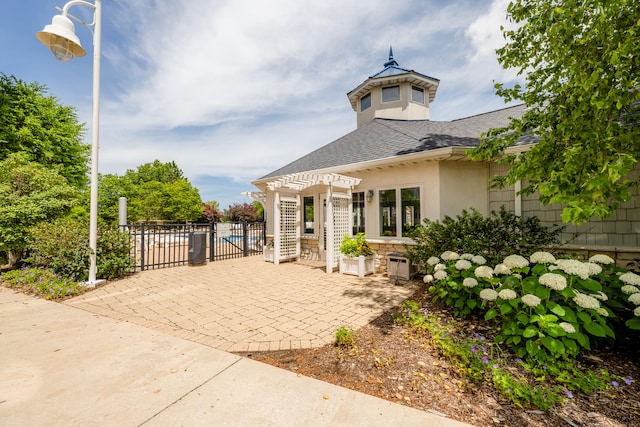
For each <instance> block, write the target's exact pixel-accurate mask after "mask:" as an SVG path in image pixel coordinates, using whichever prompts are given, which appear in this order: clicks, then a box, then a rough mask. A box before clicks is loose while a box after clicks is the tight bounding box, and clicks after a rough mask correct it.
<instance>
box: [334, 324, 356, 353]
mask: <svg viewBox="0 0 640 427" xmlns="http://www.w3.org/2000/svg"><path fill="white" fill-rule="evenodd" d="M335 344H336V346H338V347H343V348H353V347H354V346H355V345H356V333H355V332H354V330H353V328H351V327H349V326H340V327H339V328H338V330H337V331H336V340H335Z"/></svg>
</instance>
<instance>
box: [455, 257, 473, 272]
mask: <svg viewBox="0 0 640 427" xmlns="http://www.w3.org/2000/svg"><path fill="white" fill-rule="evenodd" d="M470 268H471V263H470V262H469V261H467V260H466V259H459V260H458V261H456V270H468V269H470Z"/></svg>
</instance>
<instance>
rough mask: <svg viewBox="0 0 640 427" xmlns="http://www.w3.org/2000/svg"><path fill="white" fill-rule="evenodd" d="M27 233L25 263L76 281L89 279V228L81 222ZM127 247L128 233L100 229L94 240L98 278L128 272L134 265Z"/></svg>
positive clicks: (70, 221) (67, 220)
mask: <svg viewBox="0 0 640 427" xmlns="http://www.w3.org/2000/svg"><path fill="white" fill-rule="evenodd" d="M30 234H31V236H32V239H31V241H30V243H29V254H30V255H29V256H28V257H27V258H25V260H24V261H25V262H26V263H27V264H29V265H33V266H41V267H46V268H47V269H50V270H51V271H53V272H54V273H56V274H59V275H61V276H63V277H68V278H72V279H74V280H77V281H84V280H87V279H88V270H89V253H90V251H89V226H88V225H87V224H86V223H85V222H84V221H79V220H75V219H71V218H64V219H59V220H57V221H55V222H53V223H51V224H46V225H42V226H38V227H34V228H33V229H31V232H30ZM130 247H131V246H130V241H129V235H128V234H126V233H121V232H120V231H119V230H118V229H117V228H106V227H102V228H101V229H100V230H99V233H98V241H97V276H98V277H100V278H103V279H115V278H118V277H121V276H123V275H124V274H126V273H127V272H129V271H130V270H131V268H132V267H133V265H134V264H133V263H134V260H133V258H132V256H131V254H130Z"/></svg>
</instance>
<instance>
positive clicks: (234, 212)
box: [225, 203, 258, 222]
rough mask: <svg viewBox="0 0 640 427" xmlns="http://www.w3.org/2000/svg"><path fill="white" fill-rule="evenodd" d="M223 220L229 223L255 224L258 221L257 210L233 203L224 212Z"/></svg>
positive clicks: (252, 206) (249, 206) (247, 205)
mask: <svg viewBox="0 0 640 427" xmlns="http://www.w3.org/2000/svg"><path fill="white" fill-rule="evenodd" d="M225 218H226V219H227V221H230V222H243V221H246V222H256V221H257V220H258V213H257V209H256V207H255V206H254V205H251V204H249V203H234V204H233V205H231V206H229V209H227V210H226V212H225Z"/></svg>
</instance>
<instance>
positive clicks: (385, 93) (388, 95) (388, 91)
mask: <svg viewBox="0 0 640 427" xmlns="http://www.w3.org/2000/svg"><path fill="white" fill-rule="evenodd" d="M399 100H400V86H398V85H396V86H387V87H383V88H382V102H391V101H399Z"/></svg>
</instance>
